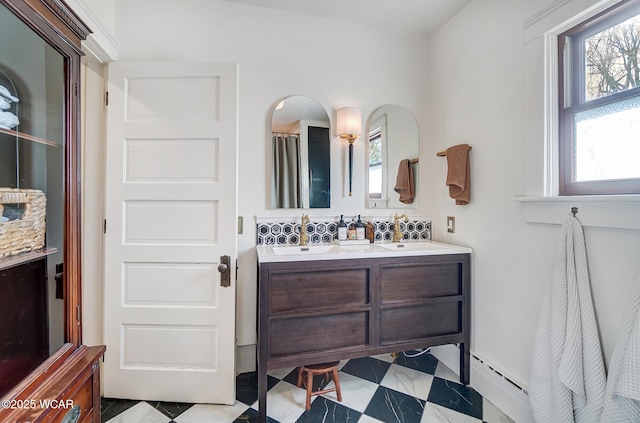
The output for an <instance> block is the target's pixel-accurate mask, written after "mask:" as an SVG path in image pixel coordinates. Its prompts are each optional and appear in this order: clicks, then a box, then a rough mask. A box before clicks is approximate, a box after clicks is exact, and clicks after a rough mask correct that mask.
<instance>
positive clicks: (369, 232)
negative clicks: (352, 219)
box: [364, 222, 376, 244]
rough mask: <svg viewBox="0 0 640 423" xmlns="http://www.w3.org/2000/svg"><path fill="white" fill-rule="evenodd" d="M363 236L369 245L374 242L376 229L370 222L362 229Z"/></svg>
mask: <svg viewBox="0 0 640 423" xmlns="http://www.w3.org/2000/svg"><path fill="white" fill-rule="evenodd" d="M364 236H365V238H367V239H368V240H369V242H370V243H372V244H373V243H374V242H375V240H376V227H375V226H374V225H373V223H371V222H367V223H366V225H365V228H364Z"/></svg>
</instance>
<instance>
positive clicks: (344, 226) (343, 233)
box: [338, 215, 347, 241]
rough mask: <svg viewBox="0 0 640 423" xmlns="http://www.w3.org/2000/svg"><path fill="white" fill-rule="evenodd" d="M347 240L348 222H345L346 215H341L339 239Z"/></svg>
mask: <svg viewBox="0 0 640 423" xmlns="http://www.w3.org/2000/svg"><path fill="white" fill-rule="evenodd" d="M346 240H347V224H346V223H344V216H343V215H340V222H338V241H346Z"/></svg>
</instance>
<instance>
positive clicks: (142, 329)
mask: <svg viewBox="0 0 640 423" xmlns="http://www.w3.org/2000/svg"><path fill="white" fill-rule="evenodd" d="M237 87H238V81H237V65H235V64H210V63H174V62H153V63H149V62H115V63H112V64H110V65H109V86H108V106H107V151H106V153H107V159H106V160H107V178H106V193H107V194H106V195H107V207H106V234H105V280H104V284H105V287H104V337H105V339H104V340H105V343H106V345H107V353H106V356H105V361H104V367H103V369H104V371H103V375H104V395H105V396H107V397H114V398H130V399H144V400H161V401H177V402H198V403H221V404H232V403H233V402H234V399H235V375H234V370H235V362H234V350H235V304H236V298H235V292H236V286H235V279H236V278H235V272H236V269H235V262H236V233H237V229H236V228H237V226H236V225H237V217H236V214H237V213H236V185H237V181H236V175H237V172H236V168H237V119H238V118H237V115H238V113H237V104H238V102H237V91H238V89H237ZM222 256H229V257H230V260H229V262H230V263H231V264H230V265H229V266H228V269H229V270H228V276H229V279H230V286H227V287H225V286H223V285H225V283H224V280H223V279H224V278H223V276H224V275H223V273H221V272H220V271H219V269H218V267H219V265H220V264H221V257H222Z"/></svg>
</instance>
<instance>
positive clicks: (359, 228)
mask: <svg viewBox="0 0 640 423" xmlns="http://www.w3.org/2000/svg"><path fill="white" fill-rule="evenodd" d="M356 239H358V240H363V239H365V237H364V224H363V223H362V219H360V215H358V220H357V222H356Z"/></svg>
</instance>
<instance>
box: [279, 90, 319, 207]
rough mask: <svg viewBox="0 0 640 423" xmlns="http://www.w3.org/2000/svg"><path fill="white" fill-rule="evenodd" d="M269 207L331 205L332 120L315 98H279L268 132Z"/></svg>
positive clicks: (297, 96) (299, 96) (302, 96)
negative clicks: (269, 160)
mask: <svg viewBox="0 0 640 423" xmlns="http://www.w3.org/2000/svg"><path fill="white" fill-rule="evenodd" d="M268 135H269V136H268V138H269V150H270V157H271V163H270V164H271V166H270V169H269V180H270V202H269V206H270V208H272V209H279V208H285V209H291V208H305V209H306V208H329V207H331V120H330V118H329V114H328V113H327V111H326V110H325V108H324V107H323V106H322V105H321V104H320V103H319V102H318V101H317V100H315V99H314V98H312V97H309V96H304V95H294V96H289V97H286V98H284V99H282V100H280V101H278V102H277V103H276V104H275V105H274V108H273V110H272V112H271V126H270V132H269V134H268Z"/></svg>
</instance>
